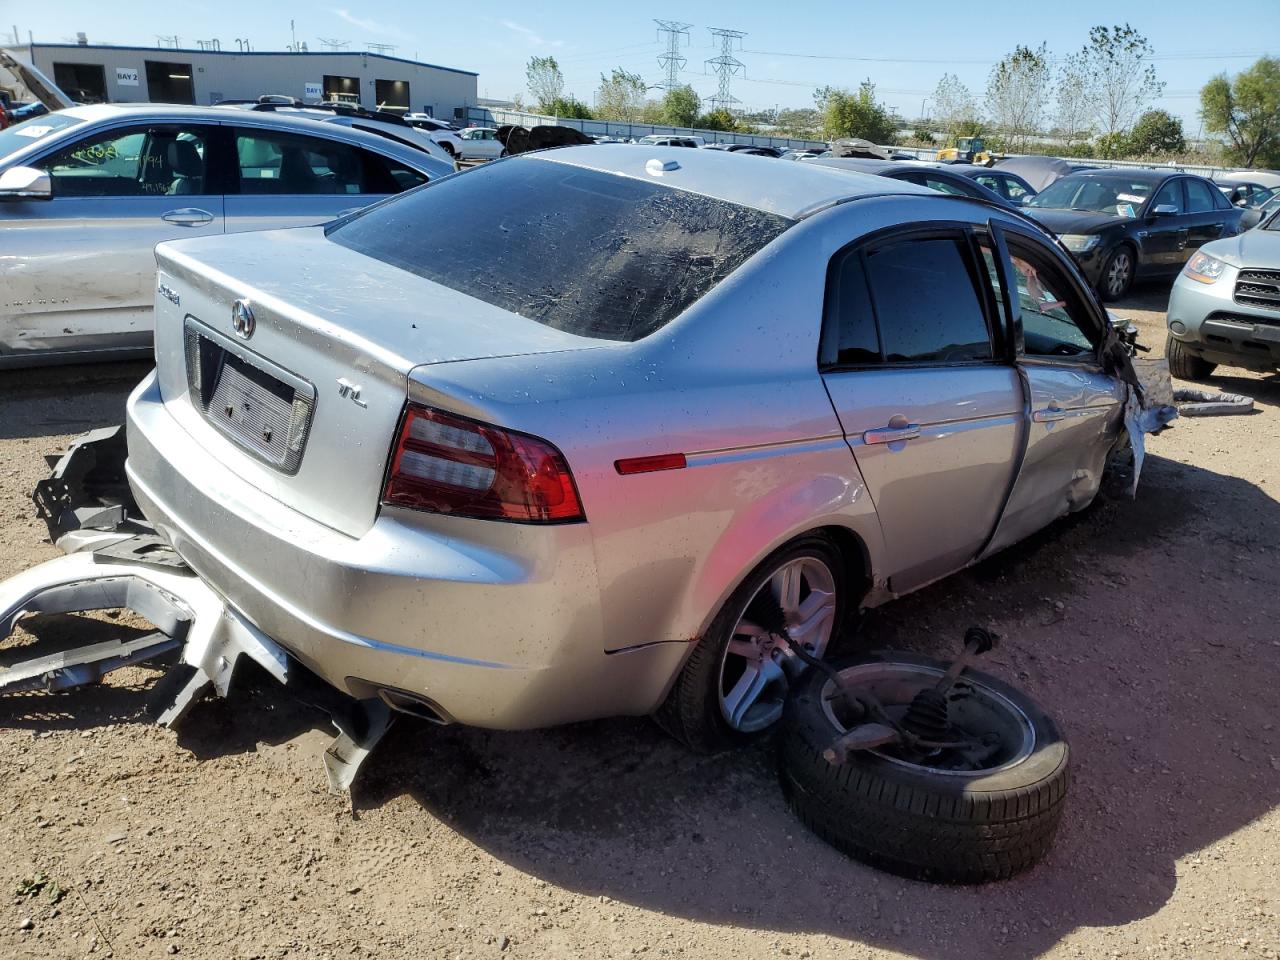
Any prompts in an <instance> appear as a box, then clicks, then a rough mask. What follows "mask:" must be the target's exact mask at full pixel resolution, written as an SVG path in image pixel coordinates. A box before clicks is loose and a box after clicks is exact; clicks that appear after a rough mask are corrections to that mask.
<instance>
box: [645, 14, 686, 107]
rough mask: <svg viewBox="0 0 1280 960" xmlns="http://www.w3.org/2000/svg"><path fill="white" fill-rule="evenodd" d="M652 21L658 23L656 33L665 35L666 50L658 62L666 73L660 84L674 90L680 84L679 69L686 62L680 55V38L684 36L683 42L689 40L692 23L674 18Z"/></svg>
mask: <svg viewBox="0 0 1280 960" xmlns="http://www.w3.org/2000/svg"><path fill="white" fill-rule="evenodd" d="M653 22H654V23H656V24H657V25H658V33H665V34H666V35H667V52H666V53H664V54H663V55H662V56H660V57H658V62H659V63H660V64H662V69H663V70H665V71H666V73H667V78H666V79H665V80H664V81H663V82H662V86H663V87H665V88H666V89H667V90H674V89H675V88H676V87H678V86H680V71H681V70H683V69H684V65H685V64H686V63H688V61H687V60H685V58H684V57H682V56H680V38H681V37H684V40H685V43H688V42H689V28H690V27H691V26H693V24H691V23H677V22H676V21H674V20H655V21H653Z"/></svg>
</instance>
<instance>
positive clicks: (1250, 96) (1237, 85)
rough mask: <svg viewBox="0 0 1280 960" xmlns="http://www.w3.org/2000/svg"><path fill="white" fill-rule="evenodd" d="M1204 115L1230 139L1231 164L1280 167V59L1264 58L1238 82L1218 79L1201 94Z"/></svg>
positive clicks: (1216, 130) (1206, 122)
mask: <svg viewBox="0 0 1280 960" xmlns="http://www.w3.org/2000/svg"><path fill="white" fill-rule="evenodd" d="M1200 116H1201V117H1202V118H1204V128H1205V129H1206V130H1208V131H1209V132H1210V133H1216V134H1218V135H1219V136H1224V137H1226V140H1227V156H1228V158H1229V159H1230V160H1231V162H1233V163H1238V164H1240V165H1241V166H1243V167H1252V166H1253V165H1254V164H1257V165H1259V166H1263V167H1277V166H1280V60H1278V59H1276V58H1275V57H1262V58H1261V59H1260V60H1258V61H1257V62H1256V63H1254V65H1253V66H1251V67H1250V68H1249V69H1248V70H1245V71H1244V72H1242V73H1239V74H1237V75H1236V78H1235V80H1229V79H1228V78H1227V75H1226V74H1225V73H1224V74H1220V75H1219V76H1216V77H1214V78H1213V79H1212V80H1210V81H1209V82H1208V83H1207V84H1205V86H1204V89H1203V90H1201V91H1200Z"/></svg>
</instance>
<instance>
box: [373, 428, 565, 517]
mask: <svg viewBox="0 0 1280 960" xmlns="http://www.w3.org/2000/svg"><path fill="white" fill-rule="evenodd" d="M382 501H383V503H393V504H396V505H398V506H402V507H412V508H413V509H415V510H430V511H431V512H433V513H450V514H454V515H456V516H461V517H475V518H478V519H484V520H518V521H521V522H525V523H556V522H564V521H567V520H584V519H586V518H585V517H584V516H583V513H582V504H581V502H580V501H579V500H578V490H577V488H576V487H575V486H574V483H573V474H571V473H570V472H569V466H568V464H566V463H565V461H564V457H563V456H562V455H561V453H560V451H559V450H557V449H556V448H555V447H553V446H552V445H551V444H549V443H547V442H546V441H545V440H539V439H538V438H537V437H530V436H527V435H525V434H523V433H513V432H511V431H510V430H502V429H500V428H498V427H492V426H489V425H487V424H483V423H477V422H475V421H474V420H467V419H464V418H463V417H457V416H454V415H453V414H450V413H445V412H443V411H441V410H433V409H431V408H430V407H419V406H414V405H410V406H409V407H408V409H407V410H406V411H405V415H404V420H403V421H402V422H401V425H400V437H399V439H398V440H397V441H396V448H395V451H394V453H393V454H392V458H391V471H390V473H389V474H388V475H387V486H386V490H385V491H383V495H382Z"/></svg>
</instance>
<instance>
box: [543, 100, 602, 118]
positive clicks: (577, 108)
mask: <svg viewBox="0 0 1280 960" xmlns="http://www.w3.org/2000/svg"><path fill="white" fill-rule="evenodd" d="M544 112H545V113H549V114H551V116H553V117H563V118H566V119H569V120H593V119H595V114H593V113H592V112H591V108H590V107H588V106H587V105H586V104H585V103H583V102H582V101H581V100H579V99H577V98H576V97H573V96H568V97H556V99H554V100H552V101H551V102H550V103H549V104H547V106H546V109H545V111H544Z"/></svg>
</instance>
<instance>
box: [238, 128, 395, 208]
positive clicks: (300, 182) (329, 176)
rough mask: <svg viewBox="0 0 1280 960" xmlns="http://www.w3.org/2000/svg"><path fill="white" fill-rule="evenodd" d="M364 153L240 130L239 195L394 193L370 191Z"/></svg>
mask: <svg viewBox="0 0 1280 960" xmlns="http://www.w3.org/2000/svg"><path fill="white" fill-rule="evenodd" d="M360 153H361V151H360V150H359V149H358V148H357V147H353V146H350V145H349V144H345V143H339V142H337V141H333V140H322V139H320V138H318V137H307V136H299V135H298V134H294V133H286V132H284V131H280V130H248V129H238V130H236V158H237V160H238V161H239V166H240V176H239V187H240V193H245V194H277V195H278V194H286V195H294V194H335V193H337V194H359V193H392V192H394V191H393V190H384V189H369V187H370V186H372V185H371V184H368V183H366V178H365V170H364V164H363V162H362V159H361V156H360Z"/></svg>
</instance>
